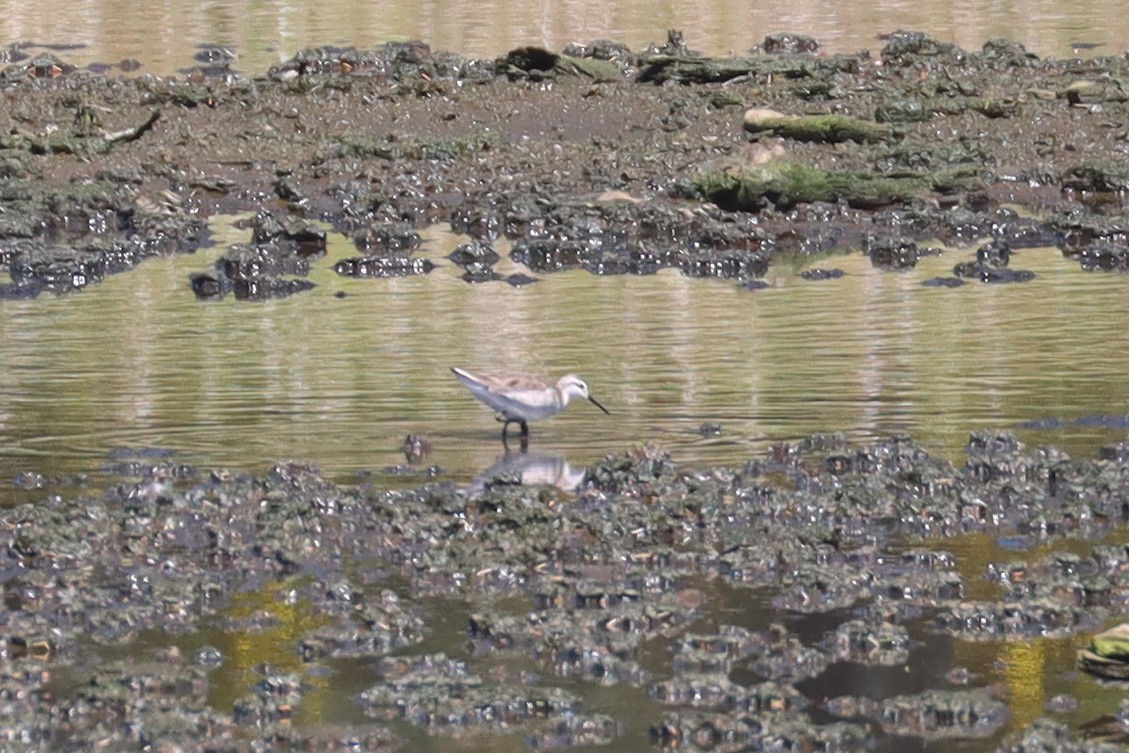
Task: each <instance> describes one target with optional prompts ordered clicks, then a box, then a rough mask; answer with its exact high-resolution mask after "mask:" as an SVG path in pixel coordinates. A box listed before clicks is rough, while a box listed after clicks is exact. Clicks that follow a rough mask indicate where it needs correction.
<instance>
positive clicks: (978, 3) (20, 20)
mask: <svg viewBox="0 0 1129 753" xmlns="http://www.w3.org/2000/svg"><path fill="white" fill-rule="evenodd" d="M1123 9H1124V8H1123V6H1122V4H1121V3H1120V2H1118V1H1117V0H940V1H938V2H934V1H933V0H897V2H889V1H888V0H861V2H852V3H830V2H826V0H794V1H793V2H789V3H786V4H784V3H780V2H779V1H778V0H692V1H691V2H677V3H653V2H649V1H648V0H624V1H622V2H616V3H611V4H609V3H605V2H597V1H594V0H569V1H568V2H556V1H555V0H554V1H552V2H550V1H549V0H540V2H533V3H527V2H513V1H512V0H483V2H477V3H460V2H449V1H444V0H430V1H425V2H418V0H388V1H387V2H382V3H362V2H357V1H356V0H328V1H327V2H318V3H313V4H311V3H307V2H300V1H299V0H277V1H276V2H271V3H250V2H246V1H241V0H214V1H212V2H198V1H197V0H167V2H162V3H156V4H149V3H136V2H124V1H123V0H94V2H88V1H85V0H56V2H52V3H49V4H44V3H28V2H20V0H0V44H10V43H16V42H25V43H26V42H30V43H33V44H35V45H38V46H43V45H49V46H53V47H54V48H55V49H56V52H58V53H59V54H61V55H62V56H63V57H64V58H65V59H66V60H68V61H69V62H72V63H75V64H79V65H85V64H87V63H91V62H101V63H117V62H118V61H120V60H122V59H127V58H129V59H134V60H138V61H140V62H141V63H142V64H143V66H144V67H143V70H144V71H149V72H152V73H157V74H169V73H173V72H175V71H177V70H179V69H182V68H185V67H188V66H191V65H194V64H195V62H194V60H193V55H194V54H195V53H196V52H197V51H198V49H199V48H200V47H201V46H222V47H226V48H229V49H230V50H231V51H233V52H234V53H235V54H236V55H237V56H238V60H237V63H236V67H237V68H238V69H240V70H242V71H244V72H246V73H252V74H257V73H262V72H263V71H265V70H266V69H267V68H268V67H269V66H270V65H273V64H275V63H278V62H280V61H282V60H286V59H287V58H289V57H291V56H292V55H294V53H296V52H297V51H299V50H301V49H303V48H306V47H313V46H318V45H355V46H358V47H371V46H373V45H376V44H380V43H383V42H387V41H390V40H407V39H422V40H424V41H426V42H428V43H429V44H430V45H431V46H432V47H433V48H435V49H442V50H449V51H453V52H459V53H462V54H465V55H470V56H475V57H492V56H496V55H500V54H502V53H504V52H506V51H507V50H510V49H513V48H515V47H519V46H522V45H527V44H542V45H545V46H547V47H548V48H549V49H552V50H560V49H563V48H564V46H565V45H567V44H569V43H571V42H581V43H586V42H589V41H591V40H594V39H614V40H617V41H622V42H625V43H627V44H628V45H629V46H631V48H632V49H635V50H639V49H643V48H644V47H646V46H647V45H648V44H650V43H658V44H662V43H663V42H664V41H665V39H666V31H667V29H681V30H682V31H683V32H684V34H685V36H686V39H687V41H688V42H689V43H690V44H691V46H692V47H694V48H696V49H699V50H701V51H703V52H705V53H707V54H711V55H725V54H729V53H738V54H740V53H742V52H744V51H745V50H747V49H748V48H750V47H752V46H753V45H756V44H759V43H760V42H761V41H762V40H763V39H764V37H765V35H766V34H769V33H772V32H778V31H790V32H803V33H806V34H809V35H811V36H814V37H815V38H816V39H818V40H820V42H821V43H822V44H823V46H824V49H825V50H828V51H832V52H855V51H858V50H864V49H868V50H872V51H873V52H875V53H876V52H877V51H878V50H880V49H881V48H882V45H883V44H884V43H883V42H882V41H881V40H880V39H879V38H878V37H879V35H880V34H882V33H889V32H891V31H895V30H897V29H914V30H920V31H924V32H926V33H928V34H930V35H931V36H933V37H935V38H937V39H939V40H942V41H947V42H955V43H957V44H959V45H960V46H962V47H964V48H965V49H969V50H974V49H979V48H980V46H981V45H983V44H984V42H985V41H987V40H989V39H992V38H997V37H1004V38H1008V39H1014V40H1016V41H1019V42H1022V43H1023V44H1024V45H1026V46H1027V48H1028V49H1030V50H1032V51H1033V52H1036V53H1038V54H1039V55H1041V56H1046V57H1050V56H1053V57H1070V56H1072V55H1076V54H1081V55H1091V54H1095V53H1096V54H1105V55H1116V54H1119V53H1121V52H1122V51H1123V50H1124V48H1125V45H1124V41H1123V40H1124V39H1125V38H1126V37H1127V36H1129V16H1126V14H1125V13H1123V12H1122V11H1123ZM37 49H39V47H37Z"/></svg>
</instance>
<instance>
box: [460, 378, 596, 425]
mask: <svg viewBox="0 0 1129 753" xmlns="http://www.w3.org/2000/svg"><path fill="white" fill-rule="evenodd" d="M451 371H452V372H454V374H455V376H456V377H458V378H459V381H460V382H462V383H463V385H464V386H465V387H466V388H467V389H468V390H470V392H471V394H472V395H474V396H475V397H476V398H478V399H479V400H481V401H482V402H484V403H486V404H487V405H489V406H490V407H491V408H493V409H494V410H496V411H497V412H498V415H497V416H496V418H497V419H498V420H499V421H501V422H502V441H503V442H504V441H506V429H508V428H510V424H521V436H522V439H523V440H524V439H525V438H526V437H528V436H529V425H528V424H527V423H526V422H527V421H536V420H538V419H541V418H548V417H549V416H553V415H556V414H557V413H560V412H561V411H562V410H564V407H565V406H566V405H568V401H569V400H570V399H572V398H573V397H582V398H584V399H585V400H587V401H588V402H590V403H592V404H593V405H595V406H596V407H597V408H599V409H600V410H602V411H603V412H604V413H607V414H608V415H609V416H610V415H611V414H610V413H608V409H607V408H605V407H604V406H602V405H600V404H599V403H598V402H596V398H594V397H592V396H591V395H590V394H588V385H587V384H585V383H584V380H583V379H581V378H580V377H578V376H577V375H576V374H567V375H565V376H563V377H561V378H560V379H558V380H557V383H556V384H553V383H552V382H550V381H547V380H545V379H541V378H540V377H535V376H526V375H524V374H472V373H470V372H469V371H464V370H463V369H455V368H452V369H451Z"/></svg>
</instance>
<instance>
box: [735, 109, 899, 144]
mask: <svg viewBox="0 0 1129 753" xmlns="http://www.w3.org/2000/svg"><path fill="white" fill-rule="evenodd" d="M745 130H746V131H749V132H750V133H770V134H774V135H776V136H782V137H784V138H787V139H795V140H796V141H817V142H822V143H829V144H835V143H838V142H840V141H855V142H858V143H860V144H868V143H871V142H875V141H884V140H886V139H888V138H890V137H891V136H892V135H893V133H894V132H893V129H891V128H890V126H888V125H884V124H882V123H875V122H873V121H868V120H860V119H859V118H852V117H850V116H849V115H785V114H784V113H781V112H776V111H775V110H765V109H761V108H753V109H751V110H748V111H747V112H746V113H745Z"/></svg>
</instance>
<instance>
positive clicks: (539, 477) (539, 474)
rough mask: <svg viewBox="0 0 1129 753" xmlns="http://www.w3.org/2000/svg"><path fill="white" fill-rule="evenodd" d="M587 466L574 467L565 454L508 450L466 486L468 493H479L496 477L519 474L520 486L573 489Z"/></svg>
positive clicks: (578, 484)
mask: <svg viewBox="0 0 1129 753" xmlns="http://www.w3.org/2000/svg"><path fill="white" fill-rule="evenodd" d="M586 471H587V468H581V469H579V470H578V469H576V468H573V467H572V466H571V465H569V463H568V460H567V459H566V458H565V456H564V455H559V454H552V455H550V454H547V453H543V452H526V451H522V452H509V451H507V452H506V453H505V454H504V455H502V456H501V457H500V458H498V460H497V462H495V463H494V465H492V466H490V467H489V468H487V469H486V470H484V471H483V472H482V473H480V474H478V475H477V476H476V477H475V479H474V481H472V482H471V483H470V486H468V487H467V493H468V494H478V493H479V492H482V491H484V490H485V489H486V486H487V484H489V483H490V482H491V481H493V480H494V479H496V478H497V477H499V476H509V477H514V476H516V477H518V478H520V479H521V483H522V485H523V486H555V487H557V488H558V489H560V490H561V491H566V492H572V491H576V489H577V487H579V486H580V482H582V481H583V480H584V474H585V473H586Z"/></svg>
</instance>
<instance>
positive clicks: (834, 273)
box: [800, 267, 846, 281]
mask: <svg viewBox="0 0 1129 753" xmlns="http://www.w3.org/2000/svg"><path fill="white" fill-rule="evenodd" d="M845 274H846V272H844V271H843V270H841V269H819V268H818V267H817V268H815V269H805V270H804V271H803V272H800V277H802V278H803V279H805V280H812V281H817V280H838V279H839V278H840V277H843V276H844V275H845Z"/></svg>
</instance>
